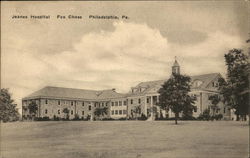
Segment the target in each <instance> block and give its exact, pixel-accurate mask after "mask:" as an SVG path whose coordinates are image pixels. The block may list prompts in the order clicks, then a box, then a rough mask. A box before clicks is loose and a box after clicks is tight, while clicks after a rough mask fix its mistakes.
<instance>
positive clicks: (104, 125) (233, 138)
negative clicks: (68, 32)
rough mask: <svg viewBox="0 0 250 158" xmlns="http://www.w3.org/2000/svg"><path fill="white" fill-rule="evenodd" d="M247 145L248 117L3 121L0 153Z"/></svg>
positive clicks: (162, 153) (242, 150) (149, 154)
mask: <svg viewBox="0 0 250 158" xmlns="http://www.w3.org/2000/svg"><path fill="white" fill-rule="evenodd" d="M248 144H249V126H248V124H247V122H233V121H217V122H216V121H214V122H211V121H210V122H206V121H180V122H179V125H174V121H155V122H146V121H104V122H99V121H96V122H86V121H74V122H73V121H68V122H52V121H51V122H17V123H2V124H1V158H84V157H88V158H172V157H174V158H177V157H180V158H188V157H192V158H216V157H217V158H221V157H223V158H248V152H249V145H248Z"/></svg>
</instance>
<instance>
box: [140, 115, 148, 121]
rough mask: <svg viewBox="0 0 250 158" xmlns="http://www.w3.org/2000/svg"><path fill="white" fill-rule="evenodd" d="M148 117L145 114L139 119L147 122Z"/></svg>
mask: <svg viewBox="0 0 250 158" xmlns="http://www.w3.org/2000/svg"><path fill="white" fill-rule="evenodd" d="M147 119H148V118H147V116H146V115H144V114H141V117H138V120H147Z"/></svg>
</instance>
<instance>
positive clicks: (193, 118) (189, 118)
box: [181, 115, 197, 120]
mask: <svg viewBox="0 0 250 158" xmlns="http://www.w3.org/2000/svg"><path fill="white" fill-rule="evenodd" d="M181 120H197V119H196V118H195V117H193V116H190V115H186V116H183V117H182V118H181Z"/></svg>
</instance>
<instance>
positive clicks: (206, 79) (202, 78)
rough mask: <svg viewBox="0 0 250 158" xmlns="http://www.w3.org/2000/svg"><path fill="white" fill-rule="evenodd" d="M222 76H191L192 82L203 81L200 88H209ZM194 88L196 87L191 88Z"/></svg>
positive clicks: (214, 74)
mask: <svg viewBox="0 0 250 158" xmlns="http://www.w3.org/2000/svg"><path fill="white" fill-rule="evenodd" d="M219 76H221V75H220V73H211V74H204V75H198V76H191V82H194V81H196V80H199V81H202V84H201V85H200V86H199V87H198V88H207V86H208V84H209V83H210V82H212V81H213V80H214V79H215V78H217V77H219ZM191 88H194V87H191Z"/></svg>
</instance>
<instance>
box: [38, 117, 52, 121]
mask: <svg viewBox="0 0 250 158" xmlns="http://www.w3.org/2000/svg"><path fill="white" fill-rule="evenodd" d="M35 121H50V118H49V117H48V116H45V117H35Z"/></svg>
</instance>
